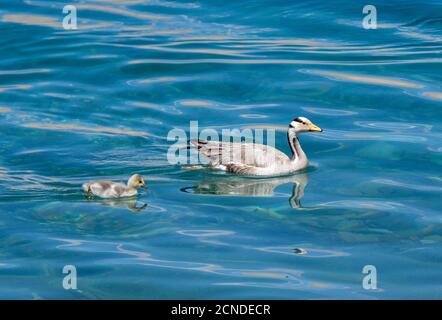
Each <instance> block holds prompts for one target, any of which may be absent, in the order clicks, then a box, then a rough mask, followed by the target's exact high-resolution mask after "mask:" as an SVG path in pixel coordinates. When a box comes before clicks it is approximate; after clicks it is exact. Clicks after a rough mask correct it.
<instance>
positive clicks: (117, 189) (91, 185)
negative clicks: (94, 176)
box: [83, 174, 147, 199]
mask: <svg viewBox="0 0 442 320" xmlns="http://www.w3.org/2000/svg"><path fill="white" fill-rule="evenodd" d="M140 187H141V188H147V185H146V184H145V183H144V178H143V177H142V176H141V175H139V174H134V175H132V176H131V177H130V179H129V180H128V181H127V185H125V184H124V183H120V182H112V181H108V180H99V181H91V182H87V183H84V184H83V191H84V192H85V193H86V194H87V195H88V196H97V197H100V198H105V199H109V198H127V197H133V196H135V195H137V194H138V191H137V189H138V188H140Z"/></svg>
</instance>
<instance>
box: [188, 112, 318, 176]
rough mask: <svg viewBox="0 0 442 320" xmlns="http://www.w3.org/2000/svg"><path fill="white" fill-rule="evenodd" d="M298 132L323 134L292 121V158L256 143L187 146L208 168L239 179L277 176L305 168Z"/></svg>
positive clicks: (202, 142)
mask: <svg viewBox="0 0 442 320" xmlns="http://www.w3.org/2000/svg"><path fill="white" fill-rule="evenodd" d="M301 132H322V129H321V128H319V127H317V126H315V125H314V124H313V123H312V122H311V121H310V120H308V119H307V118H304V117H299V118H295V119H294V120H293V121H292V122H291V123H290V125H289V128H288V131H287V137H288V141H289V145H290V149H291V150H292V156H291V157H288V156H287V155H286V154H285V153H283V152H281V151H279V150H277V149H275V148H273V147H271V146H266V145H263V144H257V143H241V142H237V143H235V142H234V143H231V142H220V141H206V140H191V141H190V143H191V144H192V146H193V147H195V148H197V149H198V152H199V153H201V154H203V155H204V156H206V157H207V158H208V159H209V166H211V167H213V168H216V169H221V170H224V171H227V172H232V173H236V174H242V175H251V176H276V175H284V174H290V173H293V172H294V171H297V170H301V169H304V168H306V167H307V166H308V160H307V156H306V155H305V153H304V151H303V150H302V148H301V144H300V143H299V139H298V137H297V134H298V133H301Z"/></svg>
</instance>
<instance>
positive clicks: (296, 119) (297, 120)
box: [293, 118, 304, 123]
mask: <svg viewBox="0 0 442 320" xmlns="http://www.w3.org/2000/svg"><path fill="white" fill-rule="evenodd" d="M293 121H296V122H299V123H304V122H303V121H302V120H301V119H299V118H295V119H293Z"/></svg>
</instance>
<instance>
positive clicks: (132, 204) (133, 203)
mask: <svg viewBox="0 0 442 320" xmlns="http://www.w3.org/2000/svg"><path fill="white" fill-rule="evenodd" d="M99 203H100V204H101V205H103V206H111V207H124V206H127V208H128V209H129V210H130V211H132V212H136V213H137V212H140V211H143V210H144V209H146V208H147V203H143V202H141V205H140V206H137V203H138V201H137V200H136V199H130V200H105V201H101V202H99Z"/></svg>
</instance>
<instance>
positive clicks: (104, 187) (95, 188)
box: [87, 181, 112, 196]
mask: <svg viewBox="0 0 442 320" xmlns="http://www.w3.org/2000/svg"><path fill="white" fill-rule="evenodd" d="M87 186H88V190H87V192H91V193H92V194H95V195H97V196H101V195H103V194H104V193H105V192H107V191H108V190H110V189H111V187H112V182H111V181H94V182H91V183H89V184H87Z"/></svg>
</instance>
